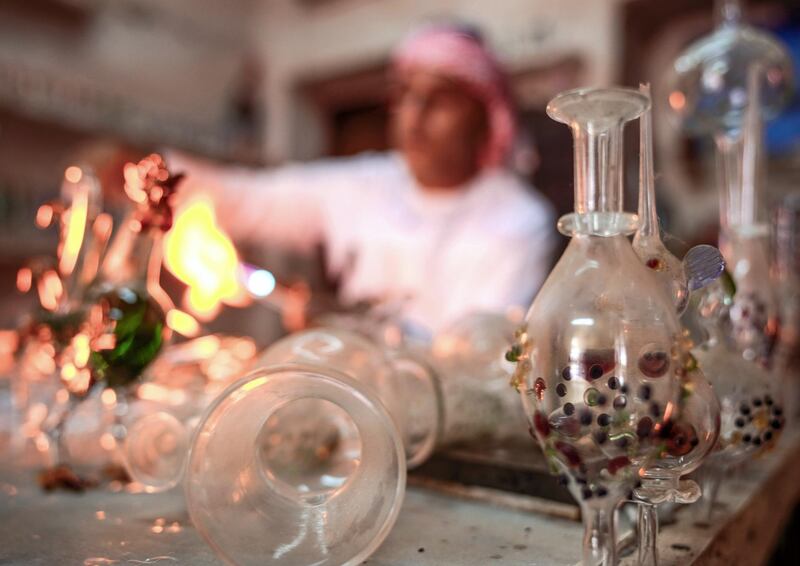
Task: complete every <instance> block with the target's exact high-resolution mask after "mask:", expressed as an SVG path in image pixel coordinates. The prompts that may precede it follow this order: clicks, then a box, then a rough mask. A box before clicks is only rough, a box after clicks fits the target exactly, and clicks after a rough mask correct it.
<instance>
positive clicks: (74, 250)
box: [58, 187, 89, 275]
mask: <svg viewBox="0 0 800 566" xmlns="http://www.w3.org/2000/svg"><path fill="white" fill-rule="evenodd" d="M88 214H89V193H88V191H87V189H86V187H81V188H80V190H77V191H75V195H74V197H73V200H72V204H71V206H70V207H69V210H67V211H66V212H65V213H64V246H63V248H62V249H61V257H60V258H59V262H58V270H59V271H60V272H61V273H62V274H63V275H69V274H70V273H72V270H73V269H75V262H76V261H77V260H78V253H80V251H81V245H82V244H83V236H84V233H85V232H86V220H87V218H88Z"/></svg>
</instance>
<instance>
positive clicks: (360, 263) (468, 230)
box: [167, 152, 555, 332]
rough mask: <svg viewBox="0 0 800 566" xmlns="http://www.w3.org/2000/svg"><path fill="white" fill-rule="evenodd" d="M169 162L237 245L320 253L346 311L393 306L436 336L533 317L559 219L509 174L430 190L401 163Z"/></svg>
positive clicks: (173, 158) (370, 158)
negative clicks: (373, 304) (501, 315)
mask: <svg viewBox="0 0 800 566" xmlns="http://www.w3.org/2000/svg"><path fill="white" fill-rule="evenodd" d="M167 164H168V165H169V167H170V168H171V169H172V170H173V171H175V172H181V171H183V172H185V173H187V177H188V181H187V183H186V185H188V187H187V188H184V187H182V188H181V190H182V191H184V190H187V189H188V192H189V193H190V194H191V193H193V192H195V191H203V192H207V193H208V194H209V195H211V197H212V199H213V201H214V204H215V208H216V211H217V215H218V218H219V221H220V224H221V225H222V227H223V228H224V229H226V230H227V231H228V233H229V234H230V235H231V237H232V238H233V239H234V240H238V241H248V242H256V243H260V244H262V245H265V246H272V245H275V246H290V247H292V248H295V249H299V250H307V249H310V248H311V247H313V246H314V245H316V244H319V243H322V244H324V247H325V250H326V254H327V266H328V270H329V272H330V273H329V274H330V275H331V276H332V277H335V278H337V279H339V280H340V281H341V288H340V299H341V300H342V301H343V302H344V303H345V304H347V303H353V302H357V301H360V300H368V301H376V300H377V301H380V302H384V303H388V304H394V305H396V306H397V307H398V308H399V315H400V316H401V318H402V319H403V320H404V321H405V322H406V323H409V324H411V325H412V326H414V327H417V328H420V327H421V328H425V329H427V330H429V331H431V332H436V331H438V330H440V329H442V328H443V327H444V326H445V325H447V324H448V323H451V322H453V321H454V320H455V319H457V318H459V317H461V316H463V315H466V314H469V313H470V312H474V311H487V310H488V311H495V312H503V311H505V310H507V309H508V308H510V307H522V308H527V307H528V305H529V304H530V302H531V300H532V299H533V296H534V294H535V292H536V291H537V290H538V288H539V286H540V285H541V284H542V282H543V280H544V278H545V276H546V275H547V270H548V268H549V266H550V256H551V253H552V250H553V247H554V240H555V233H554V225H555V222H554V214H553V209H552V207H551V206H550V204H549V203H548V202H547V201H546V200H545V199H544V198H543V197H542V196H541V195H540V194H538V193H536V192H534V191H532V190H531V189H530V188H529V187H528V186H527V185H526V184H525V183H523V182H522V181H521V180H520V179H518V178H517V177H516V176H515V175H513V174H512V173H510V172H508V171H505V170H500V169H492V170H486V171H483V172H482V173H480V174H479V175H478V176H477V177H476V178H474V179H473V180H472V181H470V182H469V183H468V184H467V186H465V187H463V188H462V190H454V191H436V192H431V191H426V190H424V189H422V188H420V187H419V186H418V185H417V183H416V182H415V180H414V178H413V176H412V175H411V173H410V171H409V170H408V168H407V166H406V164H405V162H404V161H403V159H402V157H401V156H400V155H399V154H396V153H384V154H374V153H373V154H364V155H360V156H357V157H354V158H347V159H331V160H323V161H317V162H312V163H310V164H298V165H288V166H284V167H280V168H277V169H271V170H249V169H245V168H238V167H220V166H216V165H211V164H210V163H207V162H202V161H199V160H196V159H193V158H190V157H188V156H186V155H183V154H179V153H175V152H170V153H168V154H167Z"/></svg>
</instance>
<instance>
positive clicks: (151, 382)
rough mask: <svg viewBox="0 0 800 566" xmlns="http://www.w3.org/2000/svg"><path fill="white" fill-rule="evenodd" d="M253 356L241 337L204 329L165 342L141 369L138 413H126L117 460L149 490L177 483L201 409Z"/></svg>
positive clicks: (252, 346) (246, 367)
mask: <svg viewBox="0 0 800 566" xmlns="http://www.w3.org/2000/svg"><path fill="white" fill-rule="evenodd" d="M255 361H256V346H255V343H254V342H253V340H252V339H250V338H246V337H236V336H224V335H209V336H203V337H200V338H195V339H194V340H189V341H188V342H184V343H182V344H176V345H170V346H167V347H166V348H165V349H164V352H163V353H162V354H161V355H160V356H159V358H158V359H157V360H156V361H155V362H154V363H153V364H152V365H151V366H150V367H149V368H148V369H147V370H146V375H145V379H146V381H145V382H144V383H142V384H141V385H139V387H138V391H137V398H138V400H137V403H136V405H137V407H136V412H137V413H138V415H137V416H131V417H130V418H129V419H128V422H129V423H130V426H128V428H127V431H126V435H125V442H124V447H123V457H122V461H123V464H124V466H125V469H126V470H127V471H128V475H130V477H131V479H132V480H134V481H137V482H139V483H140V484H142V485H143V486H144V489H145V491H147V492H149V493H154V492H159V491H164V490H167V489H170V488H172V487H174V486H175V485H177V484H178V482H179V481H180V480H181V478H182V476H183V467H184V464H185V459H186V454H187V453H188V450H189V443H190V440H191V433H192V431H193V429H194V427H195V426H196V425H197V422H198V421H199V419H200V415H201V414H202V412H203V411H204V410H205V409H206V408H207V407H208V406H209V405H210V404H211V402H212V401H213V400H214V398H216V397H217V395H219V394H220V393H221V392H222V391H223V390H224V389H225V388H226V387H228V386H229V385H230V384H231V383H232V382H233V381H235V380H236V379H238V378H239V377H241V376H242V375H243V374H245V373H247V372H248V371H249V370H250V369H251V368H252V367H253V365H254V363H255Z"/></svg>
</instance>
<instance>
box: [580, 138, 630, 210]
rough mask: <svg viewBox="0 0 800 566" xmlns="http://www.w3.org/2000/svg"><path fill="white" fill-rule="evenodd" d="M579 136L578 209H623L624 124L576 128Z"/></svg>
mask: <svg viewBox="0 0 800 566" xmlns="http://www.w3.org/2000/svg"><path fill="white" fill-rule="evenodd" d="M572 132H573V136H574V138H575V212H576V213H578V214H586V213H590V212H621V211H622V171H621V170H620V169H621V164H622V154H621V151H620V140H621V138H622V126H621V124H620V125H619V126H617V127H611V128H609V129H607V130H603V131H600V132H592V131H591V130H589V129H588V128H585V127H583V126H582V125H574V126H573V128H572Z"/></svg>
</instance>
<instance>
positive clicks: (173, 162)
mask: <svg viewBox="0 0 800 566" xmlns="http://www.w3.org/2000/svg"><path fill="white" fill-rule="evenodd" d="M165 158H166V161H167V164H168V165H169V167H170V169H171V170H173V171H174V172H176V173H181V172H183V173H185V174H186V180H185V181H184V182H183V184H182V185H181V187H180V192H179V194H180V195H181V196H180V200H181V201H183V200H185V199H189V198H192V197H193V196H196V195H200V194H203V195H207V196H209V197H210V198H211V199H212V201H213V204H214V208H215V211H216V214H217V219H218V221H219V223H220V225H221V226H222V228H223V229H224V230H225V231H226V232H228V234H230V236H231V237H232V238H233V239H234V240H238V241H250V242H264V241H268V242H270V243H275V244H276V245H280V246H284V247H292V248H296V249H300V250H307V249H310V248H311V247H312V246H314V245H315V244H317V243H319V242H321V241H322V239H323V238H324V235H325V231H326V230H325V222H326V220H325V219H326V214H327V211H326V210H325V209H326V207H327V206H328V205H329V204H330V203H332V202H335V199H332V198H330V197H329V195H330V193H331V192H339V189H340V188H341V187H340V185H342V184H347V177H348V169H349V168H348V167H347V163H346V162H344V163H337V162H334V161H322V162H316V163H312V164H303V165H300V164H298V165H288V166H283V167H279V168H277V169H273V170H265V169H248V168H246V167H239V166H223V165H216V164H213V163H211V162H209V161H204V160H201V159H197V158H194V157H190V156H188V155H186V154H183V153H179V152H176V151H168V152H166V155H165ZM349 176H352V173H351V174H350V175H349ZM350 184H351V185H352V184H353V183H352V180H351V181H350Z"/></svg>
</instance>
